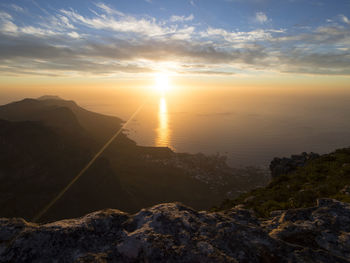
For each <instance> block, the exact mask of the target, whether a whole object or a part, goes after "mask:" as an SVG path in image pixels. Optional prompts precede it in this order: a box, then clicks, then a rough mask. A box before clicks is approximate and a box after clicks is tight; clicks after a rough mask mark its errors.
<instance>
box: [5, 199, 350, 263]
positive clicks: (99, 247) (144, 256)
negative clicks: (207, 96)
mask: <svg viewBox="0 0 350 263" xmlns="http://www.w3.org/2000/svg"><path fill="white" fill-rule="evenodd" d="M349 240H350V205H349V204H347V203H342V202H338V201H335V200H332V199H320V200H318V201H317V204H316V206H314V207H310V208H302V209H290V210H287V211H284V212H283V211H276V212H274V213H273V215H272V216H271V217H270V218H268V219H261V218H260V219H259V218H258V217H256V215H255V214H254V213H253V212H252V211H251V210H246V209H241V208H234V209H230V210H227V211H224V212H206V211H201V212H198V211H196V210H193V209H191V208H189V207H187V206H184V205H182V204H180V203H167V204H160V205H156V206H154V207H151V208H146V209H142V210H141V211H139V212H138V213H136V214H133V215H130V214H127V213H124V212H121V211H119V210H113V209H107V210H102V211H97V212H94V213H91V214H88V215H86V216H83V217H81V218H76V219H69V220H63V221H57V222H53V223H50V224H41V225H38V224H35V223H30V222H26V221H24V220H23V219H19V218H12V219H7V218H1V219H0V261H1V262H13V263H20V262H21V263H22V262H52V261H53V260H55V261H57V262H252V263H255V262H257V263H260V262H266V263H267V262H269V263H270V262H320V263H322V262H325V263H328V262H339V263H346V262H347V263H348V262H350V260H349V259H350V246H349Z"/></svg>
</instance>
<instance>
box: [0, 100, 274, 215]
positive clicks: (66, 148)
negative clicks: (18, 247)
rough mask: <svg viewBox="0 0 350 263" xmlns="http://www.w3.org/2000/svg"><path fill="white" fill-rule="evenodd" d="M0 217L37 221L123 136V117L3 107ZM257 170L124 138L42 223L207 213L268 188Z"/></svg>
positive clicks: (41, 105)
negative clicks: (175, 211) (174, 209)
mask: <svg viewBox="0 0 350 263" xmlns="http://www.w3.org/2000/svg"><path fill="white" fill-rule="evenodd" d="M0 120H1V122H0V143H1V148H0V190H1V192H0V196H1V201H0V216H6V217H14V216H19V217H24V218H25V219H27V220H30V219H31V218H32V217H33V215H34V214H36V213H37V212H39V211H40V210H41V209H42V208H43V206H45V205H46V204H47V203H49V202H50V200H52V198H54V197H55V196H56V195H57V194H58V193H59V191H60V190H61V189H63V188H64V187H65V186H66V185H67V184H68V183H69V182H70V181H71V180H72V179H73V178H74V177H75V176H76V175H77V174H78V173H79V172H80V171H81V169H83V168H84V166H85V165H86V164H87V163H88V162H89V161H90V160H91V159H92V158H93V156H94V155H95V154H96V153H97V152H98V151H99V150H100V149H101V147H102V146H103V145H104V144H105V143H106V142H107V141H108V140H109V139H110V138H111V137H112V135H114V134H115V133H116V131H118V130H119V129H121V127H122V124H123V121H122V120H121V119H119V118H117V117H113V116H106V115H102V114H98V113H94V112H91V111H88V110H85V109H83V108H81V107H80V106H79V105H77V104H76V103H75V102H73V101H69V100H63V99H61V98H59V97H56V96H44V97H41V98H39V99H24V100H21V101H18V102H13V103H10V104H7V105H3V106H0ZM268 180H269V176H268V175H266V173H264V172H263V171H261V170H259V169H254V168H246V169H233V168H231V167H229V166H227V164H226V160H225V158H223V157H221V156H217V155H213V156H207V155H204V154H186V153H175V152H173V151H172V150H171V149H169V148H167V147H144V146H138V145H136V143H135V142H134V141H132V140H131V139H129V138H128V137H127V136H126V135H125V134H124V133H120V134H119V136H118V137H117V138H116V139H115V140H114V141H113V142H112V143H111V145H110V146H109V147H108V148H107V149H106V150H105V151H104V152H103V154H102V155H101V156H100V157H99V158H98V159H97V161H96V162H95V163H94V165H93V166H92V167H90V168H89V169H88V171H87V172H86V174H84V175H83V176H82V177H81V178H80V179H79V180H78V181H77V182H76V183H75V184H74V185H73V186H72V187H71V188H70V189H69V191H67V192H66V193H65V194H64V195H63V197H62V198H61V199H60V200H59V201H58V202H57V203H56V204H55V205H54V206H53V207H52V208H51V209H50V210H49V211H48V213H47V214H45V216H44V217H43V218H42V219H41V220H42V221H43V222H47V221H52V220H59V219H62V218H68V217H76V216H81V215H84V214H86V213H88V212H92V211H95V210H98V209H103V208H118V209H122V210H124V211H126V212H136V211H138V210H139V209H141V208H143V207H149V206H152V205H155V204H158V203H163V202H174V201H180V202H183V203H184V204H186V205H189V206H192V207H194V208H196V209H208V208H210V207H212V206H214V205H216V204H218V203H220V202H221V201H222V200H223V199H224V198H227V197H232V196H233V197H235V196H237V195H238V193H239V192H241V191H244V190H249V189H252V188H254V187H257V186H261V185H265V184H266V183H267V181H268Z"/></svg>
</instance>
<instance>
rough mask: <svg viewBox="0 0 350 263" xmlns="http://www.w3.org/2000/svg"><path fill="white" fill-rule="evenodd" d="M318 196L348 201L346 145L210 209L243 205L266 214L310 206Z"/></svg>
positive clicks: (349, 158)
mask: <svg viewBox="0 0 350 263" xmlns="http://www.w3.org/2000/svg"><path fill="white" fill-rule="evenodd" d="M321 197H325V198H334V199H337V200H339V201H343V202H350V148H346V149H339V150H336V151H335V152H332V153H330V154H325V155H322V156H321V157H319V158H317V159H315V160H312V161H309V162H307V164H306V165H305V166H304V167H300V168H298V169H297V170H296V171H295V172H292V173H289V174H283V175H280V176H278V177H276V178H273V179H272V181H271V182H270V184H269V185H268V186H266V187H264V188H258V189H255V190H252V191H250V192H248V193H245V194H242V195H240V196H239V197H238V198H236V199H233V200H225V201H224V202H223V203H222V204H221V205H220V207H218V208H214V210H223V209H228V208H231V207H234V206H236V205H240V204H243V205H244V207H245V208H251V209H253V210H255V212H256V213H257V214H258V215H259V216H262V217H267V216H269V215H270V212H271V211H274V210H281V209H289V208H301V207H310V206H313V205H315V204H316V200H317V198H321Z"/></svg>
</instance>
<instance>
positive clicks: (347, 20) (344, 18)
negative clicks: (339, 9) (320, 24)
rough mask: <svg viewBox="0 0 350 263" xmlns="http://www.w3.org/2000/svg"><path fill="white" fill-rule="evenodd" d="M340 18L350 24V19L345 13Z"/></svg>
mask: <svg viewBox="0 0 350 263" xmlns="http://www.w3.org/2000/svg"><path fill="white" fill-rule="evenodd" d="M339 18H340V20H341V21H342V22H343V23H345V24H348V25H350V20H349V18H347V17H346V16H345V15H339Z"/></svg>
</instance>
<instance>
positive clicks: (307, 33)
mask: <svg viewBox="0 0 350 263" xmlns="http://www.w3.org/2000/svg"><path fill="white" fill-rule="evenodd" d="M95 6H96V7H95V8H96V10H91V11H92V13H90V14H89V13H84V14H82V13H79V12H78V11H76V10H73V9H69V8H68V9H62V10H59V11H58V12H54V13H51V14H48V15H45V16H40V17H38V19H36V21H35V23H32V24H27V25H25V26H23V24H21V23H19V22H17V21H16V19H15V17H16V15H15V14H14V15H13V16H12V15H11V14H10V13H6V12H3V11H0V71H1V74H9V75H14V74H29V75H30V74H38V75H40V72H42V74H43V75H47V76H49V75H50V76H65V75H71V74H73V75H74V74H75V75H88V74H92V75H103V76H106V75H115V74H129V73H149V72H153V71H155V70H157V69H159V67H160V66H159V65H165V64H166V63H165V62H170V61H171V64H172V65H176V66H174V67H173V68H172V69H171V70H174V71H177V72H180V73H182V74H185V73H187V74H196V75H217V76H220V75H221V76H224V75H225V76H230V75H232V74H237V73H236V72H256V71H258V70H260V71H275V72H287V73H298V74H305V73H308V74H332V75H350V50H349V44H350V27H348V26H344V24H336V22H333V23H331V24H329V23H327V24H326V25H322V26H319V27H317V28H314V29H304V31H302V32H303V33H298V32H295V31H294V32H289V31H287V30H286V29H279V28H270V29H268V28H265V29H258V28H256V29H251V30H247V31H243V30H241V31H239V30H235V31H230V30H229V29H227V28H221V27H204V26H203V25H197V24H196V23H194V21H193V20H194V16H193V15H192V14H191V15H188V16H185V15H177V16H175V15H174V16H172V17H170V18H169V19H168V20H157V19H156V18H154V17H150V16H141V15H140V16H138V15H131V14H127V13H123V12H120V11H119V10H116V9H114V8H112V7H110V6H107V5H106V4H104V3H97V4H95ZM257 14H258V13H257ZM261 14H263V13H261ZM264 15H265V14H264ZM339 18H340V20H341V21H342V23H347V21H348V20H346V19H347V17H345V16H344V17H343V16H339ZM267 21H269V18H268V17H267V16H266V15H265V18H263V16H262V15H260V22H259V23H266V22H267ZM338 22H339V19H338ZM339 23H340V22H339ZM265 27H266V26H265ZM164 63H165V64H164ZM203 65H205V66H203ZM164 67H166V66H164Z"/></svg>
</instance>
